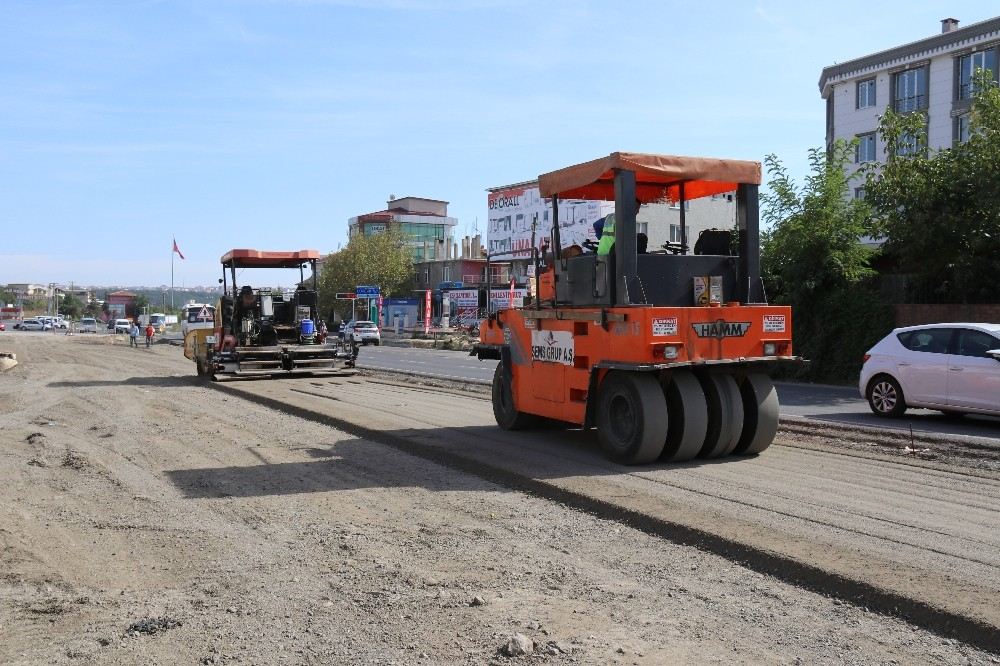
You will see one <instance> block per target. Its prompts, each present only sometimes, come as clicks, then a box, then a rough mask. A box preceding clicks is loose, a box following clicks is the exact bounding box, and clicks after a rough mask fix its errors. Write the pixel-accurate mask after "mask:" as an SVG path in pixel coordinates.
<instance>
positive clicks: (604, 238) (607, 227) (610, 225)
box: [595, 199, 642, 256]
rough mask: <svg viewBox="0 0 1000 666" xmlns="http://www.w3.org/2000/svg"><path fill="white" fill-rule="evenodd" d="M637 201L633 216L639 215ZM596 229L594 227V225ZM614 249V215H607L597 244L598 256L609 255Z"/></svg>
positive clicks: (639, 204) (637, 201)
mask: <svg viewBox="0 0 1000 666" xmlns="http://www.w3.org/2000/svg"><path fill="white" fill-rule="evenodd" d="M641 205H642V204H641V203H639V200H638V199H636V200H635V214H636V215H638V214H639V206H641ZM595 227H596V225H595ZM614 247H615V214H614V213H608V214H607V216H605V218H604V228H603V229H602V230H601V242H600V243H598V244H597V254H598V255H605V256H607V255H609V254H611V250H612V249H614Z"/></svg>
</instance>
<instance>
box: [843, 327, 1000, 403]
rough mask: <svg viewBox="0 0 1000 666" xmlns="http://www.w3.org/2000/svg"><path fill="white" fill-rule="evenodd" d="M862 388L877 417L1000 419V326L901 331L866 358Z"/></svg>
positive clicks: (882, 341) (871, 351) (888, 336)
mask: <svg viewBox="0 0 1000 666" xmlns="http://www.w3.org/2000/svg"><path fill="white" fill-rule="evenodd" d="M858 388H859V389H860V391H861V395H862V396H863V397H864V398H865V399H866V400H868V405H869V406H870V407H871V410H872V411H873V412H874V413H875V414H877V415H878V416H890V417H891V416H901V415H902V414H903V412H905V411H906V409H907V407H925V408H927V409H936V410H939V411H942V412H944V413H945V414H948V415H951V416H961V415H963V414H989V415H992V416H1000V324H974V323H958V324H927V325H924V326H908V327H905V328H897V329H896V330H894V331H893V332H892V333H890V334H889V335H887V336H885V337H884V338H883V339H882V340H880V341H879V342H878V343H877V344H876V345H875V346H874V347H872V348H871V349H869V350H868V353H867V354H865V364H864V365H863V366H862V368H861V377H860V379H859V382H858Z"/></svg>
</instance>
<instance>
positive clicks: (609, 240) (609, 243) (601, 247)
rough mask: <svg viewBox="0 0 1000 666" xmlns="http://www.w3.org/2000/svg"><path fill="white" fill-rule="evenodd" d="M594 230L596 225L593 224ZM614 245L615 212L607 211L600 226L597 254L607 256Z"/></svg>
mask: <svg viewBox="0 0 1000 666" xmlns="http://www.w3.org/2000/svg"><path fill="white" fill-rule="evenodd" d="M594 227H595V230H596V227H597V225H596V224H595V225H594ZM614 246H615V214H614V213H608V214H607V215H606V216H605V217H604V224H603V225H602V227H601V238H600V240H599V241H598V243H597V254H598V255H604V256H607V255H609V254H611V250H612V248H614Z"/></svg>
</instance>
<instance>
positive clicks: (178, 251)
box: [174, 238, 184, 259]
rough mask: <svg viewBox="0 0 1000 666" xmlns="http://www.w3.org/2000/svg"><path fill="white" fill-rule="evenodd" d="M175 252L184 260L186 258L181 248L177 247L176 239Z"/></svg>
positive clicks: (175, 241)
mask: <svg viewBox="0 0 1000 666" xmlns="http://www.w3.org/2000/svg"><path fill="white" fill-rule="evenodd" d="M174 252H176V253H177V255H178V256H179V257H180V258H181V259H183V258H184V255H183V254H181V249H180V248H179V247H177V239H176V238H175V239H174Z"/></svg>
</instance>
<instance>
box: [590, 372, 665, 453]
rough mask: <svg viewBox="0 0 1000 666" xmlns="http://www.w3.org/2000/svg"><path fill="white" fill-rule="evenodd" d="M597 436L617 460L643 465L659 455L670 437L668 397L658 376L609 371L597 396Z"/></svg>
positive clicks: (603, 446)
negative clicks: (668, 434)
mask: <svg viewBox="0 0 1000 666" xmlns="http://www.w3.org/2000/svg"><path fill="white" fill-rule="evenodd" d="M597 436H598V439H599V440H600V442H601V448H602V449H603V450H604V452H605V454H607V456H608V457H609V458H610V459H611V460H613V461H615V462H617V463H622V464H625V465H642V464H645V463H650V462H653V461H654V460H656V459H657V458H658V457H659V455H660V453H661V452H662V451H663V444H664V442H666V439H667V399H666V397H665V396H664V394H663V389H662V388H661V387H660V382H659V381H658V380H657V379H656V377H655V376H653V375H652V374H649V373H640V372H622V371H617V372H615V371H612V372H609V373H608V376H607V377H606V378H605V379H604V382H603V383H602V384H601V388H600V392H599V394H598V398H597Z"/></svg>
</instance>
